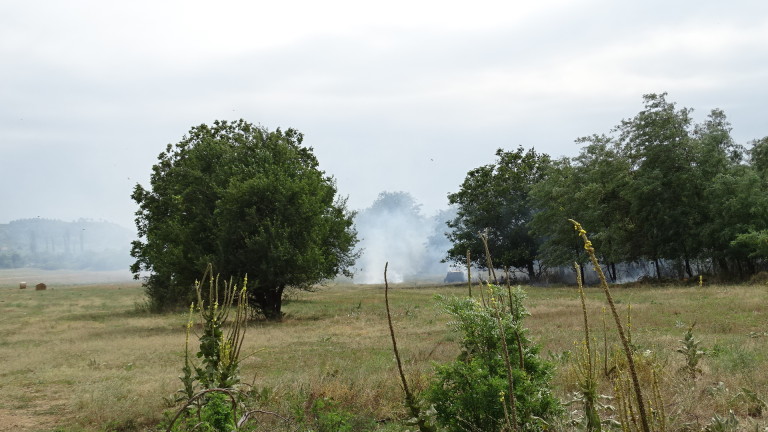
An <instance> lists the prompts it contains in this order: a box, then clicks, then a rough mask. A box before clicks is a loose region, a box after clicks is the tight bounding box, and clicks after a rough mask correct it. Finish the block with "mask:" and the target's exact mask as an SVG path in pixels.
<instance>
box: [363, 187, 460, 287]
mask: <svg viewBox="0 0 768 432" xmlns="http://www.w3.org/2000/svg"><path fill="white" fill-rule="evenodd" d="M443 217H444V218H445V219H444V220H440V219H441V218H443ZM449 218H450V217H449V216H447V213H446V211H442V212H439V213H438V215H436V216H435V217H432V218H428V217H425V216H424V215H423V214H422V213H421V205H420V204H418V203H417V202H416V200H415V199H414V198H413V197H412V196H411V195H410V194H409V193H407V192H382V193H380V194H379V196H378V198H377V199H376V201H374V202H373V204H372V205H371V206H370V207H368V208H367V209H365V210H362V211H360V212H359V213H358V214H357V216H356V218H355V226H356V228H357V231H358V237H359V238H360V239H361V240H360V244H359V246H360V248H361V249H362V255H361V256H360V258H359V259H358V261H357V265H356V271H355V282H357V283H364V284H373V283H383V282H384V264H385V263H386V262H389V270H388V272H387V279H388V280H389V281H390V282H393V283H398V282H404V281H409V280H415V279H426V278H432V279H436V280H437V279H439V280H442V277H444V276H445V273H446V269H447V268H448V266H447V265H446V264H442V263H440V260H441V259H442V258H443V257H444V256H445V254H446V251H447V250H448V247H449V243H448V240H447V239H445V234H444V233H445V231H447V229H448V228H447V226H446V225H445V221H446V220H448V219H449Z"/></svg>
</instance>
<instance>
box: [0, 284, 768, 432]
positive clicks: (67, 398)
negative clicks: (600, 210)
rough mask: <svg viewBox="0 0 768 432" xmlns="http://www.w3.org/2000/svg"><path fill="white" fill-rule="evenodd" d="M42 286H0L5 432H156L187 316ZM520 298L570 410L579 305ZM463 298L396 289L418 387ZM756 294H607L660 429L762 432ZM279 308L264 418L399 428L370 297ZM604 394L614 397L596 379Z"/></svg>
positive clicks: (252, 343) (382, 331)
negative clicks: (658, 377)
mask: <svg viewBox="0 0 768 432" xmlns="http://www.w3.org/2000/svg"><path fill="white" fill-rule="evenodd" d="M8 277H10V276H8ZM49 286H50V285H49ZM52 287H53V289H52V290H51V289H49V290H47V291H35V290H34V288H32V289H29V288H28V289H26V290H20V289H18V284H17V282H16V284H15V286H11V285H9V284H6V285H5V286H4V287H3V288H0V389H1V390H0V431H45V432H51V431H58V432H64V431H66V432H80V431H140V430H154V429H153V426H155V425H157V423H158V422H160V421H161V420H162V418H163V411H165V410H167V409H168V408H169V407H168V404H167V401H166V400H167V399H166V398H167V397H168V396H170V395H171V394H172V393H174V392H175V391H176V390H178V389H179V388H180V387H181V383H180V382H179V380H178V376H179V375H180V368H181V366H182V361H183V348H184V335H185V323H186V319H187V318H186V314H185V313H184V312H183V311H180V312H178V313H170V314H164V315H154V314H150V313H147V312H146V311H145V309H144V308H143V306H142V305H143V293H142V289H141V287H140V286H139V285H138V284H137V283H113V284H99V285H63V284H59V285H54V286H52ZM525 289H526V291H527V293H528V296H529V297H528V300H527V307H528V309H529V310H530V312H531V316H530V317H529V318H528V319H527V321H526V324H527V327H528V328H529V329H530V331H531V336H532V337H533V338H534V340H536V341H538V342H539V343H540V344H541V345H542V355H543V356H544V357H545V358H549V359H551V360H552V361H553V362H555V363H556V366H557V368H556V376H555V377H554V380H553V383H554V385H555V388H556V394H557V395H558V396H559V397H560V398H561V399H562V400H563V401H566V400H568V399H569V394H570V392H572V391H574V390H575V380H574V373H575V372H574V366H573V364H574V358H575V356H574V355H572V354H571V353H572V352H574V351H575V350H576V349H577V343H578V341H579V340H580V338H582V334H583V333H582V331H583V330H582V322H583V318H582V315H581V307H580V303H579V299H578V294H577V292H576V290H575V288H573V287H560V288H544V287H526V288H525ZM465 293H466V289H465V288H457V287H427V286H421V287H416V288H415V287H409V286H407V285H397V286H395V287H394V289H393V290H392V292H391V294H390V301H391V302H392V310H393V313H394V319H395V329H396V331H397V332H398V338H399V340H398V343H399V345H400V347H401V354H402V355H403V357H404V359H405V360H406V361H405V368H406V372H407V374H408V375H409V377H410V379H411V380H413V382H414V386H415V387H416V389H419V388H420V387H423V386H424V385H425V384H426V382H427V381H428V379H429V376H430V372H431V370H432V365H433V362H435V361H437V362H440V361H447V360H450V359H453V358H454V357H455V356H456V354H457V353H458V348H457V346H456V344H455V342H454V340H455V339H456V337H455V335H453V334H452V333H451V332H450V331H449V330H448V328H447V326H446V322H447V320H448V317H447V316H446V315H445V314H444V313H442V311H441V308H440V305H439V303H438V302H437V300H436V299H435V294H443V295H454V294H455V295H465ZM766 294H768V287H766V286H764V285H761V286H746V285H745V286H704V287H701V288H700V287H698V286H687V287H633V288H625V287H615V288H614V297H615V299H616V301H617V303H619V307H621V308H622V309H624V311H625V313H626V309H625V308H626V306H627V305H629V304H631V311H632V315H631V316H632V341H633V343H634V344H635V345H636V347H637V349H638V352H640V353H641V355H643V356H645V357H647V358H649V359H653V361H655V362H656V363H657V364H659V365H661V368H660V369H661V370H662V371H663V373H664V376H663V377H662V381H661V390H662V393H663V396H664V400H665V404H666V408H667V414H668V415H669V416H670V422H669V430H670V431H672V430H680V431H682V430H696V431H698V430H703V429H704V427H705V426H706V425H707V424H709V423H710V422H711V420H712V418H713V416H714V415H715V414H717V415H719V416H722V417H725V416H727V415H728V413H729V411H733V413H734V416H736V418H737V419H738V420H739V424H740V426H739V429H738V430H760V431H762V430H764V429H765V428H766V427H768V421H767V420H766V419H765V418H764V417H768V409H766V410H765V411H766V412H765V413H761V414H760V415H759V416H755V412H754V410H752V408H753V406H754V405H755V404H757V402H755V401H754V400H753V401H751V402H750V401H749V400H748V398H747V397H745V396H744V395H745V392H744V390H743V389H747V391H751V392H754V394H755V395H756V396H757V397H758V398H760V399H762V400H768V372H766V371H768V349H766V341H768V307H767V306H766ZM603 305H604V300H603V297H602V292H601V291H600V290H599V288H588V289H587V307H588V309H589V312H590V320H591V323H592V327H593V334H594V335H595V338H596V339H597V343H598V351H599V352H602V337H603V336H602V335H603V333H602V323H601V316H602V308H603ZM284 311H285V313H286V317H285V319H284V320H283V321H282V322H280V323H253V324H251V325H250V326H249V328H248V330H247V335H246V346H245V348H244V349H243V352H244V353H246V355H248V357H247V358H245V359H244V360H243V361H242V370H241V372H242V374H241V375H242V379H243V382H245V383H247V384H248V385H251V386H253V388H254V389H256V390H257V391H258V392H259V394H260V395H261V398H260V400H261V403H262V405H263V406H264V407H265V408H268V409H270V410H272V411H276V412H280V413H282V414H284V415H286V416H292V415H295V414H296V413H297V410H301V407H302V406H303V404H304V403H305V402H306V401H307V400H309V399H310V398H316V397H326V398H329V399H333V400H335V401H337V402H338V403H339V405H340V406H341V407H343V408H344V409H345V410H347V411H349V412H352V413H354V414H355V415H358V416H360V417H363V418H370V419H376V420H379V424H380V425H381V426H380V430H389V431H395V430H405V429H406V427H405V426H402V425H401V423H400V421H399V419H402V418H404V417H405V410H404V409H403V407H402V404H401V400H402V395H401V390H400V387H399V384H398V381H397V375H396V368H395V362H394V359H393V356H392V352H391V346H390V340H389V334H388V330H387V324H386V313H385V310H384V306H383V290H382V289H381V287H380V286H369V285H367V286H353V285H338V286H330V287H325V288H322V289H319V290H318V291H317V292H311V293H299V294H297V295H295V296H294V297H293V298H291V299H290V301H288V302H287V303H286V304H285V305H284ZM693 322H696V326H695V328H694V334H695V336H696V338H697V339H700V340H701V341H702V343H701V346H702V347H703V348H705V349H706V350H707V352H708V355H707V356H706V357H704V358H703V359H702V360H701V363H700V366H701V367H702V370H703V374H702V376H701V377H699V378H698V379H697V380H696V381H695V382H691V381H690V380H687V379H685V376H684V374H682V373H679V372H678V370H679V369H680V368H681V367H682V366H683V356H682V355H681V354H679V353H677V352H675V350H676V348H677V347H679V346H680V342H679V341H680V339H682V337H683V334H684V333H685V330H686V329H687V328H688V325H690V324H692V323H693ZM608 325H609V345H610V350H611V351H613V349H614V347H615V345H616V342H615V340H616V338H615V336H614V334H615V332H613V331H612V327H610V325H611V323H610V322H609V323H608ZM601 361H602V360H601ZM649 361H650V360H649ZM601 390H602V391H603V392H605V393H610V392H611V388H610V386H608V385H607V383H605V382H604V383H603V388H602V389H601ZM578 409H579V406H578V405H572V406H569V407H568V411H571V410H578ZM750 412H751V414H752V416H750V415H749V413H750ZM563 424H564V425H567V421H565V420H564V423H563ZM564 427H565V426H564ZM569 430H570V429H569ZM573 430H576V429H573Z"/></svg>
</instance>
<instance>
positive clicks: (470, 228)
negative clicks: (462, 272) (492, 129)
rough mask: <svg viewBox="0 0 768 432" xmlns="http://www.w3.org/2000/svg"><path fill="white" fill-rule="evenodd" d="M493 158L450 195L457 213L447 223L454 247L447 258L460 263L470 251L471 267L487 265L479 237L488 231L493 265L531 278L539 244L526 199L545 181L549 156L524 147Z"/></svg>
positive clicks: (502, 152)
mask: <svg viewBox="0 0 768 432" xmlns="http://www.w3.org/2000/svg"><path fill="white" fill-rule="evenodd" d="M496 157H497V160H496V162H495V163H492V164H489V165H484V166H481V167H479V168H475V169H473V170H471V171H469V172H468V173H467V176H466V178H465V179H464V183H462V185H461V188H460V189H459V191H458V192H456V193H452V194H449V195H448V201H449V202H450V204H451V205H455V206H456V210H457V215H456V218H455V219H453V220H452V221H450V222H449V223H448V226H449V228H450V229H451V232H449V233H448V238H449V239H450V240H451V243H452V244H453V246H452V247H451V249H450V250H449V251H448V259H449V260H451V261H454V262H457V263H463V262H465V260H466V254H467V250H469V251H470V252H471V256H472V257H473V261H474V263H475V264H476V265H478V266H480V267H486V261H485V251H484V248H483V244H482V242H481V241H480V239H479V237H478V234H479V233H480V232H487V234H488V247H489V250H490V252H491V256H492V257H493V264H494V266H495V267H498V268H505V267H513V268H518V269H522V270H524V271H525V272H527V273H528V276H529V278H531V279H535V278H536V276H537V271H536V268H535V262H536V260H537V258H538V257H537V255H538V246H539V245H538V242H537V239H536V238H535V237H533V236H532V235H531V234H530V233H529V230H528V223H529V222H530V220H531V217H532V216H533V213H534V209H533V208H532V207H531V203H530V197H529V195H530V191H531V187H532V186H533V185H534V184H536V183H537V182H539V181H540V180H541V179H542V178H543V176H544V173H545V171H546V169H547V166H548V165H549V163H550V158H549V156H547V155H546V154H539V153H536V151H535V150H533V149H530V150H528V151H526V150H525V149H523V148H522V147H518V148H517V150H515V151H504V150H502V149H499V150H497V151H496ZM486 230H487V231H486Z"/></svg>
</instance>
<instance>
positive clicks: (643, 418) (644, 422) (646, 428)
mask: <svg viewBox="0 0 768 432" xmlns="http://www.w3.org/2000/svg"><path fill="white" fill-rule="evenodd" d="M568 221H569V222H570V223H571V224H573V229H574V230H575V231H576V232H577V233H578V234H577V235H578V236H579V237H581V239H582V241H583V242H584V249H585V250H586V251H587V254H588V255H589V260H590V262H591V263H592V265H593V266H594V269H595V272H597V276H598V277H599V278H600V286H601V287H602V288H603V293H605V298H606V300H607V301H608V306H610V308H611V314H612V315H613V320H614V322H615V323H616V330H617V332H618V333H619V338H620V339H621V344H622V347H623V348H624V355H625V356H626V357H627V364H628V365H629V373H630V376H631V378H632V385H633V387H634V391H635V396H636V399H637V409H638V414H639V417H640V426H641V429H642V431H643V432H651V429H650V425H649V423H648V415H647V414H646V410H645V401H644V398H643V391H642V389H641V388H640V380H639V379H638V377H637V372H636V369H635V360H634V358H633V356H632V350H631V348H630V346H629V340H628V339H627V336H626V335H625V333H624V326H623V325H622V323H621V318H619V314H618V312H617V311H616V305H615V303H614V302H613V296H611V290H610V289H609V288H608V281H607V280H606V278H605V273H603V269H602V268H601V267H600V262H599V261H598V260H597V256H596V255H595V248H594V247H593V246H592V242H591V241H590V240H589V238H588V237H587V231H586V230H585V229H584V228H583V227H582V226H581V224H580V223H578V222H577V221H575V220H573V219H568Z"/></svg>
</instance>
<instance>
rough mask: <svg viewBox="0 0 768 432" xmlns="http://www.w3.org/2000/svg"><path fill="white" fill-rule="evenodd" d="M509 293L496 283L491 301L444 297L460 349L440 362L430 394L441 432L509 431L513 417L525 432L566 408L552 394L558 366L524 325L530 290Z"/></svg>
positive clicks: (539, 428)
mask: <svg viewBox="0 0 768 432" xmlns="http://www.w3.org/2000/svg"><path fill="white" fill-rule="evenodd" d="M505 294H506V293H504V290H503V289H501V288H500V287H496V286H493V285H491V286H489V290H488V295H487V297H488V299H489V302H488V303H486V302H485V300H484V301H483V302H482V303H481V302H480V301H478V300H477V299H476V298H455V297H454V298H449V299H445V300H444V304H445V309H446V311H447V312H448V313H449V314H450V315H451V316H452V317H453V319H454V321H452V323H451V324H452V326H453V327H454V330H456V331H457V332H458V333H459V335H460V344H461V353H460V355H459V356H458V358H457V359H456V360H455V361H453V362H450V363H445V364H440V365H437V366H436V370H435V377H434V379H433V382H432V384H431V385H430V387H429V388H428V389H427V391H426V392H425V397H426V399H427V401H428V402H429V403H430V404H432V406H433V407H434V409H435V412H436V414H435V417H436V421H437V423H438V424H439V425H440V426H441V428H442V429H441V430H446V431H457V432H458V431H475V430H477V431H480V430H482V431H489V432H490V431H501V430H509V428H508V427H509V426H510V424H508V422H512V423H514V420H513V419H515V420H516V421H517V423H518V425H521V426H522V427H523V428H522V430H526V431H529V430H531V431H533V430H544V429H546V427H545V426H544V425H545V422H546V421H547V420H551V418H552V417H553V416H555V415H557V414H559V413H560V411H561V407H560V403H559V402H558V401H557V399H556V398H555V397H554V396H553V395H552V394H551V392H550V385H549V381H550V379H551V376H552V371H553V366H552V364H550V363H548V362H546V361H544V360H542V359H541V358H540V357H539V347H538V345H536V344H534V343H532V342H531V341H530V339H529V337H528V330H527V329H526V328H525V327H524V326H523V319H524V318H525V316H527V315H528V313H527V311H526V309H525V307H524V306H523V299H524V298H525V294H524V293H523V291H522V290H520V289H519V288H517V289H515V290H514V291H511V290H510V291H509V292H508V295H505ZM507 362H508V363H507ZM510 372H511V373H512V377H511V380H510V377H509V373H510ZM510 382H511V383H512V387H513V388H514V390H513V393H514V398H512V399H510V391H509V388H510ZM511 400H512V401H513V402H510V401H511ZM513 408H514V410H515V413H514V414H513V413H511V410H512V409H513ZM541 420H544V421H545V422H541ZM512 426H513V430H520V429H518V428H517V427H515V425H512Z"/></svg>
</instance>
